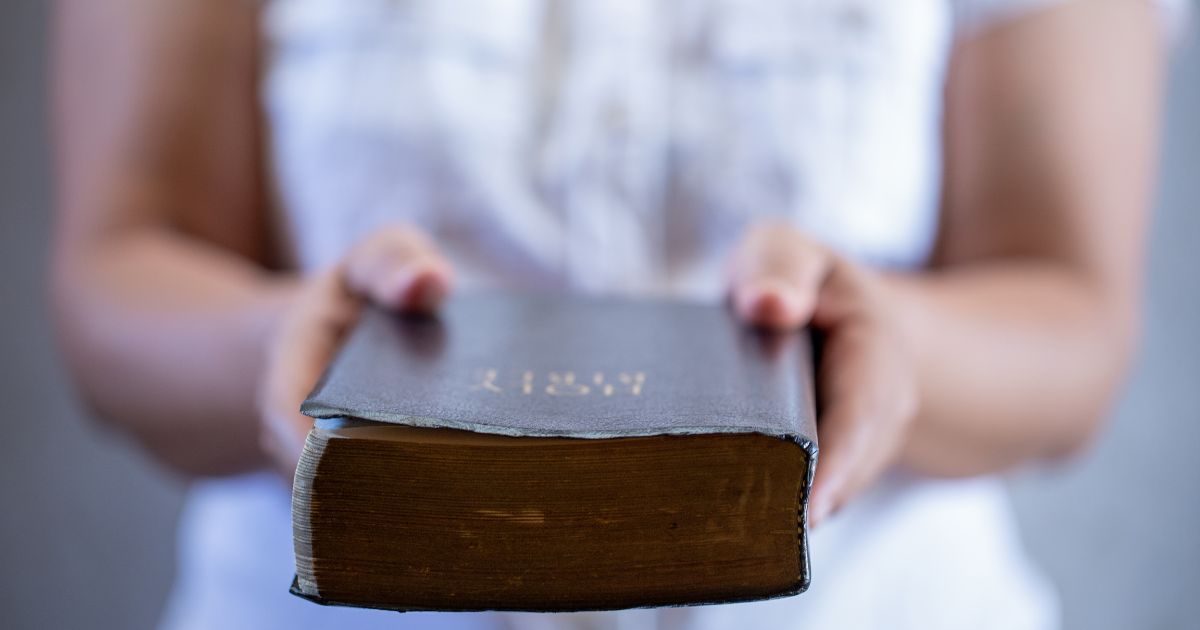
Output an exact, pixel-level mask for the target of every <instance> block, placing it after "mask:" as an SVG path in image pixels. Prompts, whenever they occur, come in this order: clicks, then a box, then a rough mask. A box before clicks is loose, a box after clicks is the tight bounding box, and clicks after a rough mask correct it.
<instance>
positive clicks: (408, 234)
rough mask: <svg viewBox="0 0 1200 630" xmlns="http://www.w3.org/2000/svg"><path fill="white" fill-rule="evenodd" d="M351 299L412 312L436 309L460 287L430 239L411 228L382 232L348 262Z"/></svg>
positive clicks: (356, 250)
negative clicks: (354, 297) (455, 285)
mask: <svg viewBox="0 0 1200 630" xmlns="http://www.w3.org/2000/svg"><path fill="white" fill-rule="evenodd" d="M342 264H343V269H342V277H343V278H344V280H345V283H346V287H347V288H348V289H349V290H350V292H351V293H354V294H357V295H362V296H364V297H366V298H368V299H369V300H371V301H372V302H375V303H376V304H379V305H382V306H386V307H389V308H393V309H396V310H400V311H407V312H428V311H432V310H434V309H436V308H437V307H438V305H440V304H441V302H442V301H443V300H444V299H445V298H446V296H447V295H449V293H450V290H451V287H452V285H453V281H454V274H453V271H452V269H451V267H450V263H449V262H447V260H446V259H445V258H444V257H443V256H442V255H441V253H440V252H438V250H437V248H436V247H435V246H434V244H433V242H432V241H430V240H429V239H428V238H427V237H426V236H425V235H424V234H422V233H420V232H418V231H416V230H413V229H411V228H407V227H392V228H387V229H383V230H379V231H377V232H375V233H374V234H372V235H371V236H370V237H368V238H367V239H366V240H364V241H363V242H361V243H359V244H358V246H356V247H355V248H354V249H353V250H351V251H350V253H349V254H348V255H347V256H346V258H345V259H344V260H343V262H342Z"/></svg>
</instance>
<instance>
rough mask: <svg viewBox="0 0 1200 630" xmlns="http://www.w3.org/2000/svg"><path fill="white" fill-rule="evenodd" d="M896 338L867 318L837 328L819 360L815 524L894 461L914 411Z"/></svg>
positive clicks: (835, 509)
mask: <svg viewBox="0 0 1200 630" xmlns="http://www.w3.org/2000/svg"><path fill="white" fill-rule="evenodd" d="M892 345H893V344H891V342H890V341H889V340H888V338H887V336H886V334H885V333H883V332H882V330H881V329H878V328H874V327H873V326H872V325H871V324H870V323H869V322H860V321H853V320H850V321H848V322H847V323H845V324H844V325H843V326H842V327H840V328H839V329H837V330H834V331H833V332H832V333H831V334H830V337H829V339H828V341H827V346H826V349H825V356H824V358H823V359H822V366H821V374H820V380H821V382H820V387H821V391H822V394H823V397H824V403H825V408H824V413H823V415H822V417H821V418H820V421H819V426H818V432H819V440H820V448H821V451H820V458H819V460H818V464H817V474H816V479H815V480H814V482H813V491H812V501H811V514H812V521H813V523H814V524H816V523H819V522H821V521H823V520H825V519H826V518H828V517H829V515H831V514H832V513H834V512H836V511H837V510H838V509H839V508H840V507H841V506H843V505H844V504H845V503H846V502H847V501H848V500H849V499H850V498H852V497H853V496H855V495H856V494H858V493H859V492H861V491H862V490H863V489H864V488H866V487H867V486H868V485H869V484H871V483H872V482H874V481H875V480H876V479H877V478H878V477H879V476H880V475H881V474H882V473H883V472H884V470H885V469H886V468H887V467H888V466H889V465H890V463H891V462H892V461H894V459H895V456H896V454H897V452H898V451H899V448H900V446H901V445H902V444H903V442H904V439H905V433H906V431H907V428H908V426H909V424H910V421H911V418H912V416H913V414H914V412H915V406H916V405H915V396H914V394H913V393H912V392H913V391H914V390H913V389H912V386H911V381H910V379H911V374H909V373H908V371H907V370H906V368H905V367H904V364H903V363H902V361H901V359H900V358H899V355H898V354H896V351H895V349H894V348H893V347H892Z"/></svg>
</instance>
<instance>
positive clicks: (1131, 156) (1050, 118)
mask: <svg viewBox="0 0 1200 630" xmlns="http://www.w3.org/2000/svg"><path fill="white" fill-rule="evenodd" d="M1161 47H1162V46H1161V42H1160V37H1159V28H1158V24H1157V23H1156V15H1155V14H1154V9H1153V7H1152V6H1151V5H1150V3H1145V2H1140V1H1138V0H1096V1H1093V2H1076V3H1067V4H1065V5H1063V6H1061V7H1058V8H1055V9H1051V10H1046V11H1043V12H1040V13H1037V14H1034V15H1031V16H1029V17H1026V18H1022V19H1019V20H1017V21H1014V22H1012V23H1010V24H1005V25H1001V26H997V27H994V28H992V29H991V30H989V31H987V32H984V33H982V34H980V35H979V36H976V37H974V38H971V39H969V40H967V41H963V42H960V43H959V45H958V47H957V50H956V51H955V54H954V57H953V62H952V64H951V68H950V71H949V76H948V79H947V88H946V101H947V111H946V118H945V149H946V172H945V189H944V195H943V221H942V231H941V235H940V239H939V246H938V251H937V255H936V259H935V261H934V265H933V267H932V268H931V269H928V270H925V271H922V272H917V273H905V274H898V273H883V272H879V271H876V270H873V269H868V268H865V267H863V266H861V265H858V264H856V263H854V262H851V261H848V260H845V259H842V258H840V257H838V256H836V255H835V254H833V253H831V252H829V251H827V250H826V249H824V248H822V247H820V246H819V245H816V244H815V243H812V242H811V241H809V240H808V239H806V238H805V237H804V236H803V235H802V234H799V233H797V232H796V231H794V230H792V229H790V228H786V227H782V226H769V227H766V228H759V229H756V230H752V231H751V232H750V233H749V234H748V236H747V238H746V239H745V241H744V242H743V244H742V247H741V248H740V249H739V251H738V255H737V257H736V258H735V261H734V265H733V268H734V275H733V280H732V296H733V299H734V303H735V306H736V308H738V310H739V313H740V314H741V315H742V316H743V317H744V318H745V319H747V320H749V321H751V322H755V323H759V324H763V325H768V326H776V327H791V326H797V325H803V324H804V323H807V322H810V321H811V322H812V323H813V324H814V325H816V326H817V327H819V328H824V329H825V330H826V331H827V332H828V333H829V340H828V344H827V349H826V356H825V361H824V364H823V366H822V373H821V375H820V381H821V382H820V389H821V393H822V395H823V400H824V402H825V409H824V412H823V415H822V417H821V418H820V419H819V428H818V431H819V433H820V436H819V437H820V440H821V455H820V463H819V465H818V470H817V479H816V482H815V483H816V487H815V489H814V495H813V515H814V519H815V520H819V519H820V518H822V517H824V516H825V515H827V514H828V513H829V512H831V511H833V510H836V509H837V508H838V507H840V506H841V505H842V504H844V503H845V502H846V501H847V500H848V499H849V498H850V497H852V496H853V495H854V494H855V493H857V492H858V491H860V490H861V489H862V488H863V487H864V486H865V485H867V484H868V483H870V482H871V481H873V480H874V478H875V477H876V476H877V475H878V474H879V473H880V471H882V470H883V469H884V468H886V467H887V466H889V465H891V464H893V463H895V462H897V461H900V462H902V463H903V464H905V465H907V466H908V467H910V468H912V469H916V470H917V471H920V472H924V473H927V474H932V475H942V476H965V475H975V474H983V473H989V472H995V471H999V470H1004V469H1006V468H1009V467H1011V466H1013V465H1015V464H1018V463H1020V462H1024V461H1028V460H1033V459H1039V458H1046V457H1053V456H1058V455H1062V454H1065V453H1070V452H1072V451H1073V450H1075V449H1077V448H1078V447H1080V446H1081V445H1082V444H1084V443H1085V442H1086V441H1087V439H1088V438H1089V436H1091V435H1092V434H1093V433H1094V431H1095V429H1096V427H1097V426H1098V425H1099V423H1100V420H1101V418H1102V417H1103V416H1104V413H1105V411H1106V410H1107V407H1108V405H1109V402H1110V400H1111V398H1112V396H1113V394H1114V392H1115V390H1116V388H1117V387H1118V385H1119V383H1120V380H1121V376H1122V374H1123V373H1124V371H1125V369H1126V366H1127V364H1128V362H1129V359H1130V355H1131V349H1132V347H1133V345H1134V339H1135V335H1136V327H1137V303H1138V294H1139V288H1140V284H1139V277H1140V275H1141V273H1142V261H1141V259H1142V247H1143V237H1144V232H1145V227H1146V223H1147V216H1148V208H1149V197H1150V191H1151V187H1152V184H1153V181H1154V178H1153V174H1154V168H1153V167H1154V161H1155V160H1154V156H1155V151H1156V148H1157V145H1156V137H1157V131H1158V129H1157V126H1158V109H1159V91H1160V81H1161V72H1162V60H1161V57H1162V51H1161Z"/></svg>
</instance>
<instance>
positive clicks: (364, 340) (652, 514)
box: [292, 295, 817, 611]
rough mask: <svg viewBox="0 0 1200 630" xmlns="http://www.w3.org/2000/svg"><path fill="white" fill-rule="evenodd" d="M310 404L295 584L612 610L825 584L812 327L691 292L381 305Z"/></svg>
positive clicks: (328, 596) (485, 604) (429, 601)
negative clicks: (818, 523) (771, 322)
mask: <svg viewBox="0 0 1200 630" xmlns="http://www.w3.org/2000/svg"><path fill="white" fill-rule="evenodd" d="M302 411H303V412H304V413H305V414H307V415H309V416H312V417H313V418H315V419H316V420H315V426H314V428H313V430H312V431H311V433H310V434H309V436H308V438H307V441H306V444H305V447H304V450H303V454H302V456H301V459H300V463H299V466H298V468H297V470H296V476H295V485H294V488H293V494H292V518H293V542H294V546H295V553H296V578H295V580H294V581H293V583H292V592H293V593H294V594H296V595H299V596H301V597H304V598H307V599H310V600H312V601H315V602H318V603H321V604H336V605H349V606H361V607H372V608H386V609H393V610H401V611H404V610H447V611H469V610H526V611H574V610H610V609H622V608H634V607H649V606H671V605H691V604H706V603H725V602H739V601H750V600H756V599H765V598H771V597H781V596H788V595H794V594H797V593H800V592H802V591H804V590H805V589H806V588H807V587H808V584H809V579H810V567H809V558H808V548H807V532H806V507H807V500H808V492H809V488H810V486H811V483H812V477H813V471H814V468H815V465H816V456H817V444H816V431H815V424H814V417H813V390H812V356H811V353H810V348H809V343H808V337H807V335H806V334H805V333H803V332H793V333H778V332H768V331H758V330H754V329H751V328H748V327H745V326H743V325H740V324H739V323H738V322H737V321H735V318H734V316H733V314H732V313H730V312H729V309H728V308H724V307H722V306H719V305H709V304H696V303H689V302H680V301H671V300H659V299H655V300H628V299H613V298H582V297H561V296H502V295H468V296H460V297H455V298H453V299H452V300H450V301H449V302H448V303H447V304H446V305H445V307H444V308H443V309H442V310H441V312H439V313H438V314H437V315H436V316H406V315H395V314H391V313H388V312H385V311H383V310H381V309H378V308H376V307H366V308H365V310H364V312H363V313H362V315H361V317H360V318H359V320H358V322H357V323H356V324H355V326H354V327H353V328H352V329H351V330H350V331H349V334H348V336H347V338H346V341H345V343H344V344H343V346H342V348H341V349H340V351H339V352H338V354H337V356H336V357H335V358H334V360H333V361H332V362H331V364H330V366H329V367H328V369H327V370H326V372H325V374H324V375H323V377H322V378H321V380H320V381H319V382H318V383H317V385H316V387H315V388H314V390H313V392H312V394H311V395H310V396H309V398H308V399H307V400H306V401H305V402H304V404H303V406H302Z"/></svg>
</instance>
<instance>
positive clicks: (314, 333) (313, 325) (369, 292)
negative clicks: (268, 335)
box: [258, 227, 453, 478]
mask: <svg viewBox="0 0 1200 630" xmlns="http://www.w3.org/2000/svg"><path fill="white" fill-rule="evenodd" d="M452 283H453V272H452V270H451V268H450V264H449V263H448V262H447V261H446V259H445V258H444V257H443V256H442V255H441V254H440V253H438V251H437V249H436V247H435V246H434V245H433V242H432V241H430V240H429V239H428V238H427V237H426V236H425V235H423V234H421V233H420V232H417V231H415V230H413V229H411V228H406V227H392V228H388V229H384V230H381V231H379V232H376V233H375V234H374V235H372V236H371V237H369V238H367V239H366V240H364V241H363V242H361V243H359V244H358V245H357V246H356V247H354V249H352V250H351V251H350V252H349V253H348V254H347V255H346V257H345V258H344V259H342V261H341V262H340V263H338V264H337V265H335V266H334V267H333V268H332V269H329V270H327V271H325V272H323V273H320V274H318V275H315V276H313V277H311V278H308V279H306V280H305V281H304V286H303V287H302V288H301V289H300V291H299V292H298V295H297V297H296V299H295V301H294V302H293V304H292V306H291V308H290V309H289V310H288V311H287V312H286V313H285V314H284V316H283V317H282V318H281V319H280V322H279V325H278V326H277V328H276V330H275V334H274V336H273V339H272V340H271V342H270V345H269V349H268V356H267V361H266V371H265V374H264V376H263V378H262V381H261V383H260V386H259V396H258V406H259V417H260V418H261V422H262V425H261V431H260V436H261V442H262V447H263V450H264V451H265V452H266V453H267V455H268V456H269V457H270V458H271V461H272V462H273V463H274V464H275V466H276V468H277V469H278V470H279V471H280V472H281V473H282V474H285V475H287V476H288V477H289V478H290V477H291V476H292V475H293V474H294V473H295V470H296V463H297V461H299V458H300V451H301V449H302V448H303V447H304V439H305V437H306V436H307V435H308V432H309V430H310V429H312V426H313V421H312V419H311V418H308V417H306V416H304V415H302V414H301V413H300V403H301V402H303V401H304V398H305V397H306V396H307V395H308V393H309V392H310V391H311V390H312V388H313V386H314V385H315V384H316V382H317V379H318V378H320V376H321V373H322V372H323V371H324V370H325V367H326V365H328V364H329V361H330V359H332V358H333V354H334V352H335V351H336V350H337V348H338V346H339V345H340V344H341V340H342V337H343V335H344V334H345V332H346V330H347V329H348V328H349V327H350V326H351V325H352V324H353V323H354V321H355V319H356V318H357V316H358V313H359V310H360V307H361V305H362V303H363V300H364V299H365V300H370V301H372V302H374V303H376V304H379V305H381V306H385V307H387V308H392V309H395V310H397V311H401V312H427V311H431V310H433V309H435V308H437V306H438V305H439V304H440V303H441V302H442V300H443V299H445V297H446V296H447V295H448V294H449V292H450V289H451V286H452Z"/></svg>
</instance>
